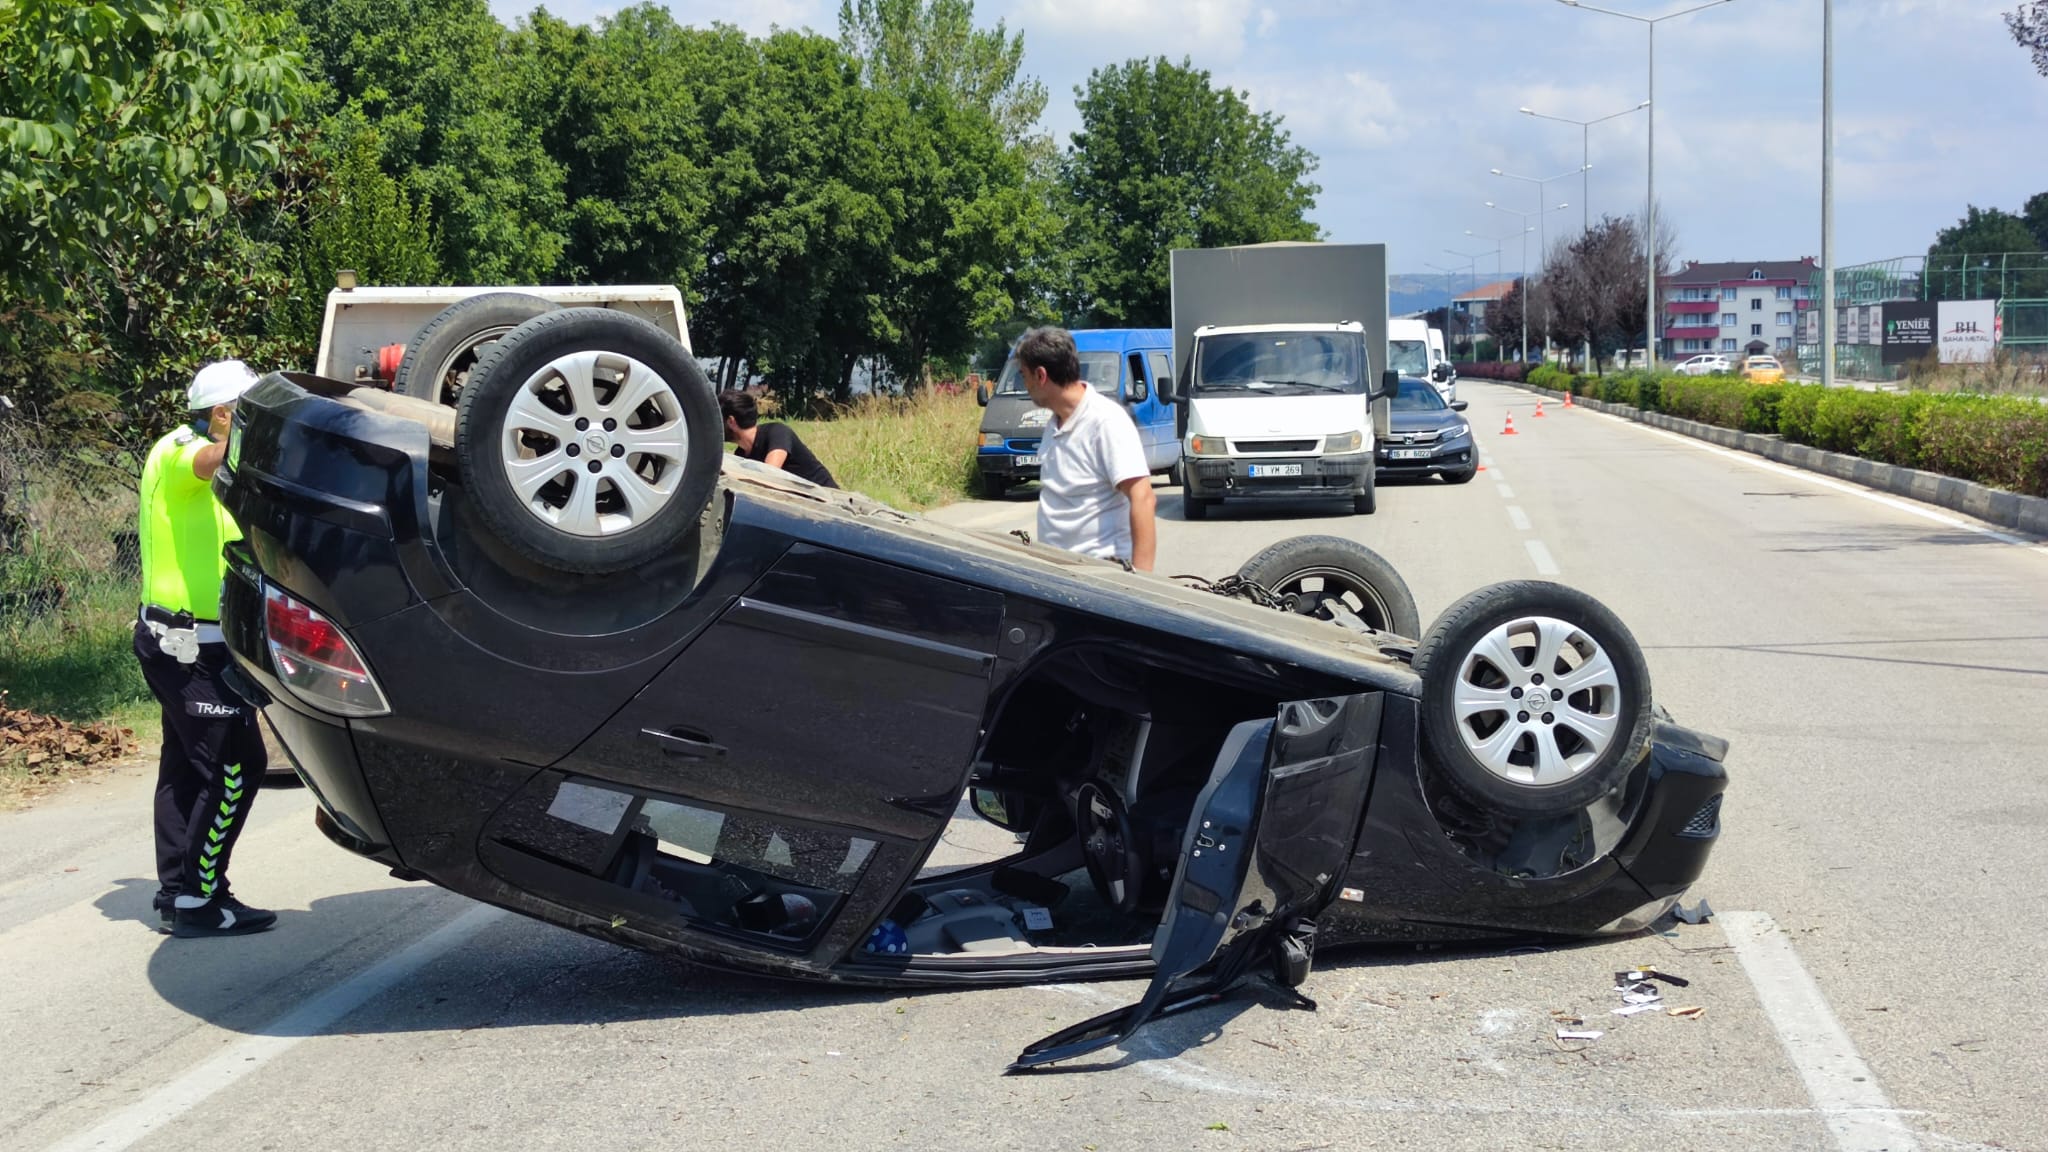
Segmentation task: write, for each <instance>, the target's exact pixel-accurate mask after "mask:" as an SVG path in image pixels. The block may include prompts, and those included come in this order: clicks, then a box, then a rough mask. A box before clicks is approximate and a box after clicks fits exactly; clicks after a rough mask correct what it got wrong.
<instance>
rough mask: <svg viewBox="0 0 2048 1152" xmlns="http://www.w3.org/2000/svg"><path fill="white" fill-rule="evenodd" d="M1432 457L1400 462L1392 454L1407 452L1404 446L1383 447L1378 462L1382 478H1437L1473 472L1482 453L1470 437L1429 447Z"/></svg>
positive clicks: (1378, 453) (1378, 454)
mask: <svg viewBox="0 0 2048 1152" xmlns="http://www.w3.org/2000/svg"><path fill="white" fill-rule="evenodd" d="M1427 447H1428V448H1429V450H1430V455H1428V456H1426V457H1424V458H1422V459H1420V460H1396V459H1394V458H1393V457H1392V456H1391V455H1390V453H1393V452H1398V451H1405V450H1408V449H1404V448H1402V447H1400V446H1395V447H1381V448H1380V449H1379V450H1378V452H1377V453H1376V456H1377V458H1378V465H1377V466H1378V468H1379V474H1380V475H1382V476H1434V475H1437V474H1439V473H1442V472H1465V471H1469V470H1470V469H1471V468H1472V467H1473V466H1474V465H1476V464H1477V463H1478V459H1479V457H1478V453H1477V450H1476V449H1475V448H1474V447H1473V444H1472V438H1471V437H1470V436H1460V437H1458V438H1457V439H1455V440H1447V441H1444V442H1443V443H1441V444H1432V445H1428V446H1427Z"/></svg>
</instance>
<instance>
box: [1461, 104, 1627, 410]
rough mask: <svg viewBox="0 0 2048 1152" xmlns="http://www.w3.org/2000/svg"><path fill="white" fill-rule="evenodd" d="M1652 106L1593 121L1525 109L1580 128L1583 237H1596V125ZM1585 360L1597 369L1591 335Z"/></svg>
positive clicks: (1580, 198)
mask: <svg viewBox="0 0 2048 1152" xmlns="http://www.w3.org/2000/svg"><path fill="white" fill-rule="evenodd" d="M1649 106H1650V102H1649V101H1648V100H1645V101H1643V102H1642V103H1641V104H1638V105H1636V106H1635V107H1633V108H1624V109H1622V110H1621V111H1619V112H1613V113H1609V114H1608V115H1606V116H1598V117H1595V118H1593V119H1591V120H1573V119H1572V118H1570V117H1568V116H1551V115H1548V114H1546V113H1542V112H1538V111H1536V110H1535V109H1534V108H1530V107H1527V106H1524V107H1523V108H1522V115H1524V116H1534V117H1535V118H1537V119H1538V120H1555V121H1557V122H1558V123H1560V124H1576V125H1578V126H1579V150H1580V162H1581V163H1582V164H1583V165H1584V167H1582V168H1580V169H1579V173H1580V176H1579V219H1580V224H1579V234H1580V236H1581V237H1585V236H1590V235H1592V234H1593V207H1592V195H1593V189H1592V182H1593V178H1592V176H1591V175H1590V173H1591V172H1592V170H1593V125H1595V124H1604V123H1606V122H1607V121H1609V120H1614V119H1617V118H1619V117H1622V116H1633V115H1635V114H1636V113H1638V112H1641V111H1642V110H1643V109H1645V108H1648V107H1649ZM1489 207H1491V205H1489ZM1585 356H1586V367H1587V369H1588V370H1590V369H1591V368H1592V365H1593V337H1592V336H1591V335H1590V334H1589V335H1587V337H1586V341H1585Z"/></svg>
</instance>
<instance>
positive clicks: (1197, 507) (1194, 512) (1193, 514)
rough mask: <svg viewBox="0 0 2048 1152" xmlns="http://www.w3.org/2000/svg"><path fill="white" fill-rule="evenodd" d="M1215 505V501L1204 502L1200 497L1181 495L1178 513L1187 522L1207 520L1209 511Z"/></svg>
mask: <svg viewBox="0 0 2048 1152" xmlns="http://www.w3.org/2000/svg"><path fill="white" fill-rule="evenodd" d="M1215 504H1216V501H1214V500H1205V499H1203V498H1202V497H1200V496H1188V495H1182V496H1181V498H1180V513H1181V515H1182V516H1185V517H1186V518H1188V519H1189V520H1207V519H1208V518H1209V510H1210V508H1212V507H1214V506H1215Z"/></svg>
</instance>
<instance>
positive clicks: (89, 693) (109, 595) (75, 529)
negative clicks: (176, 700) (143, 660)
mask: <svg viewBox="0 0 2048 1152" xmlns="http://www.w3.org/2000/svg"><path fill="white" fill-rule="evenodd" d="M141 470H142V455H141V453H140V452H138V451H136V450H134V449H131V448H116V447H108V446H105V445H86V444H81V443H80V442H79V441H78V439H77V438H76V437H75V436H67V435H64V434H60V433H59V432H57V431H55V430H53V429H51V428H49V427H48V426H46V425H43V424H41V423H38V422H36V421H34V420H31V419H25V418H23V417H22V416H21V415H20V414H19V413H9V412H6V411H4V410H0V692H4V693H5V701H6V702H7V703H8V704H11V705H13V706H16V707H25V708H31V709H35V710H37V711H43V712H49V713H53V714H55V715H59V716H65V717H68V718H73V719H91V718H95V717H98V716H100V715H103V714H105V713H106V712H107V711H108V710H109V709H112V708H116V707H119V706H120V705H122V704H124V703H127V702H130V701H133V700H136V699H138V698H140V697H141V696H142V695H144V694H145V692H144V688H143V685H142V682H141V676H140V673H139V672H138V671H137V668H136V664H135V658H134V656H133V655H132V654H131V653H129V651H128V650H127V637H128V635H129V632H130V631H131V629H132V627H133V624H134V620H135V605H136V602H137V596H138V591H139V587H138V586H139V579H140V566H141V564H140V561H141V555H140V551H139V549H138V547H137V544H138V537H137V532H136V528H137V524H136V519H137V518H136V481H137V479H138V478H139V476H140V473H141Z"/></svg>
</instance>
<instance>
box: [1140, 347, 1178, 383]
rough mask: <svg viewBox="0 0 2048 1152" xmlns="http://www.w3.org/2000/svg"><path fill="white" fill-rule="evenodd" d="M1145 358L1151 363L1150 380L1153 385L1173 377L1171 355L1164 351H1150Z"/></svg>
mask: <svg viewBox="0 0 2048 1152" xmlns="http://www.w3.org/2000/svg"><path fill="white" fill-rule="evenodd" d="M1145 359H1146V360H1147V361H1148V362H1149V363H1150V364H1151V365H1152V380H1153V382H1154V385H1155V386H1156V385H1157V382H1158V381H1161V380H1171V379H1173V359H1172V357H1170V356H1168V355H1167V354H1166V353H1164V352H1152V353H1149V354H1147V355H1146V357H1145Z"/></svg>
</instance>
